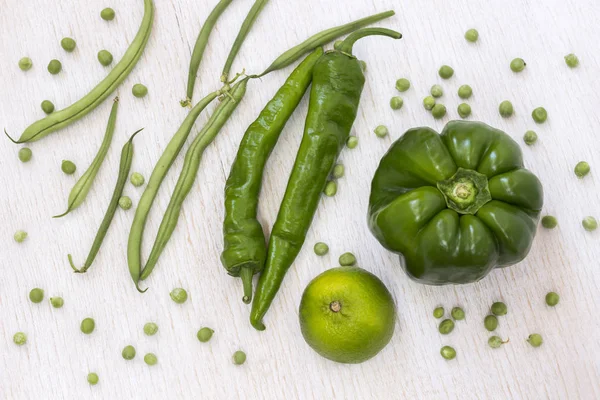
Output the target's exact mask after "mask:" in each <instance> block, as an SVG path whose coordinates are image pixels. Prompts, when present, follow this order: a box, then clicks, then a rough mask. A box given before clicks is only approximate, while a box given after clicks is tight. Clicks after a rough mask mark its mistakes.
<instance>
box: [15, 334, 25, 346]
mask: <svg viewBox="0 0 600 400" xmlns="http://www.w3.org/2000/svg"><path fill="white" fill-rule="evenodd" d="M13 342H15V344H16V345H17V346H23V345H24V344H25V343H27V335H26V334H24V333H23V332H17V333H15V335H14V336H13Z"/></svg>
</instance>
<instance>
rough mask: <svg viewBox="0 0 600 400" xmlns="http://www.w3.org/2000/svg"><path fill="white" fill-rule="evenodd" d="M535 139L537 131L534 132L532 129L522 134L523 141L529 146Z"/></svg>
mask: <svg viewBox="0 0 600 400" xmlns="http://www.w3.org/2000/svg"><path fill="white" fill-rule="evenodd" d="M537 139H538V136H537V133H535V132H534V131H527V132H525V134H524V135H523V141H524V142H525V144H526V145H528V146H531V145H532V144H534V143H535V142H537Z"/></svg>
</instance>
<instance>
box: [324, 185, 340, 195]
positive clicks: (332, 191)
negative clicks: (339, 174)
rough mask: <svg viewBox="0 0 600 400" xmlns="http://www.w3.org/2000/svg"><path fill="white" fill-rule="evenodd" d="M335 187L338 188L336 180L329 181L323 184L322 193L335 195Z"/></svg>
mask: <svg viewBox="0 0 600 400" xmlns="http://www.w3.org/2000/svg"><path fill="white" fill-rule="evenodd" d="M337 189H338V186H337V182H336V181H329V182H327V184H326V185H325V189H324V190H323V193H324V194H325V196H327V197H333V196H335V195H336V194H337Z"/></svg>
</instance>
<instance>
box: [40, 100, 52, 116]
mask: <svg viewBox="0 0 600 400" xmlns="http://www.w3.org/2000/svg"><path fill="white" fill-rule="evenodd" d="M42 110H43V111H44V112H45V113H46V114H52V113H53V112H54V104H52V102H51V101H50V100H44V101H42Z"/></svg>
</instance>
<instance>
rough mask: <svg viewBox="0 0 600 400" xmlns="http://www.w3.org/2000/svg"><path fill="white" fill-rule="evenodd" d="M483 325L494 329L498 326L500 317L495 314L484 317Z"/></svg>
mask: <svg viewBox="0 0 600 400" xmlns="http://www.w3.org/2000/svg"><path fill="white" fill-rule="evenodd" d="M483 325H484V326H485V329H487V330H488V331H490V332H491V331H494V330H496V328H497V327H498V318H496V316H495V315H488V316H487V317H485V318H484V320H483Z"/></svg>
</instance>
